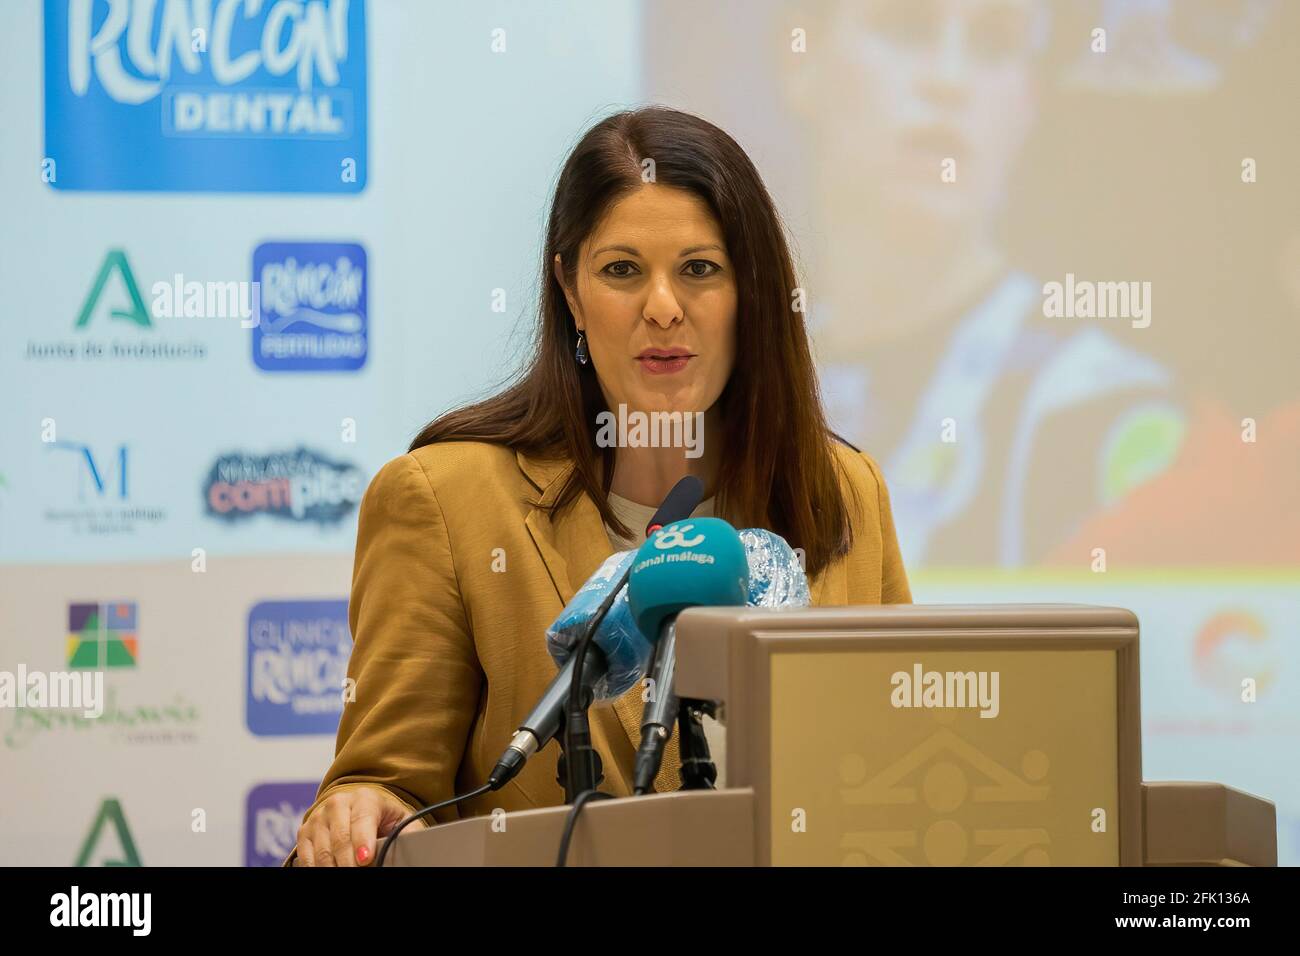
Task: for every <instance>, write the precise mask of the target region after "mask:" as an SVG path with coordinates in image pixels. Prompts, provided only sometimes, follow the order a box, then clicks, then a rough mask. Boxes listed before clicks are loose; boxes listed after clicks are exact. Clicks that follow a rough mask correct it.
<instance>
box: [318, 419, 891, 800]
mask: <svg viewBox="0 0 1300 956" xmlns="http://www.w3.org/2000/svg"><path fill="white" fill-rule="evenodd" d="M835 449H836V454H838V455H839V457H840V460H841V461H842V463H843V465H844V466H845V468H844V470H845V473H846V475H847V478H846V480H847V481H849V482H851V483H852V484H853V485H855V486H856V487H857V489H858V492H859V497H860V499H861V501H862V503H863V506H864V507H863V510H862V511H861V512H860V513H856V514H853V516H852V521H853V535H854V544H853V549H852V551H851V552H850V553H849V554H848V555H846V556H845V557H843V558H841V559H840V560H838V561H836V562H835V563H833V564H832V565H830V566H829V567H828V568H827V569H826V570H825V571H824V572H823V573H822V574H819V575H817V576H815V577H814V578H813V579H812V580H811V581H810V585H811V589H812V598H813V603H814V604H818V605H834V604H882V603H884V604H893V603H910V602H911V599H912V598H911V593H910V591H909V589H908V583H907V576H906V573H905V572H904V570H903V563H902V560H901V558H900V557H899V552H898V542H897V540H896V538H895V535H894V526H893V520H892V518H891V516H890V511H889V497H888V494H887V492H886V490H885V484H884V481H883V480H882V479H881V477H880V472H879V469H878V468H877V467H876V464H875V462H873V461H872V460H871V458H870V457H868V456H867V455H866V454H864V453H861V452H858V451H855V450H853V449H851V448H848V447H845V446H842V445H839V444H836V445H835ZM571 467H572V465H571V463H568V462H555V461H540V460H536V459H533V458H530V457H528V456H525V455H523V454H517V453H515V452H513V451H511V450H509V449H508V448H505V447H503V446H499V445H491V444H485V443H479V442H447V443H442V444H436V445H431V446H427V447H424V448H420V449H418V450H416V451H414V452H411V453H409V454H406V455H403V456H401V457H400V458H396V459H394V460H393V461H390V462H389V463H388V464H387V465H385V466H384V467H383V468H382V469H381V470H380V471H379V473H378V474H377V475H376V476H375V478H374V480H373V481H372V482H371V484H370V487H369V489H368V490H367V492H366V495H365V498H364V499H363V500H362V503H361V513H360V519H359V527H358V529H357V552H356V564H355V567H354V570H353V583H352V600H351V604H350V607H349V619H350V623H351V626H352V634H353V638H354V646H353V649H352V657H351V661H350V663H349V665H348V675H349V677H351V678H352V679H353V680H355V682H356V685H355V693H356V699H355V700H354V701H352V702H349V703H347V704H346V706H345V707H344V708H343V715H342V719H341V720H340V722H339V729H338V741H337V745H336V749H335V754H336V756H335V758H334V763H333V764H332V765H331V766H330V768H329V770H328V772H327V773H326V774H325V778H324V780H323V782H322V783H321V787H320V792H319V794H318V795H317V798H316V803H319V802H320V801H321V800H322V799H324V798H325V797H327V796H328V795H330V794H331V793H333V792H334V791H336V790H337V789H339V788H341V787H347V786H354V785H357V784H381V785H383V786H384V787H386V788H387V789H389V790H390V791H391V792H392V793H393V794H395V795H396V796H397V797H398V798H399V799H401V800H402V801H403V802H405V803H406V804H408V805H409V806H410V807H411V808H412V809H413V810H414V809H416V808H419V807H422V806H426V805H428V804H431V803H435V802H438V801H441V800H445V799H447V798H448V797H451V796H452V795H453V794H454V793H463V792H465V791H467V790H471V789H474V788H477V787H479V786H481V785H482V784H483V782H484V781H486V779H487V775H488V773H489V772H490V771H491V770H492V767H493V766H494V765H495V764H496V761H497V759H498V758H499V757H500V756H501V752H502V750H503V749H504V748H505V746H506V745H507V744H508V743H509V741H510V738H511V737H512V735H513V734H514V732H515V730H516V728H517V726H518V723H519V721H520V720H522V719H523V718H524V716H525V715H526V714H527V712H528V711H529V710H530V709H531V708H532V707H533V705H534V704H535V703H536V701H537V699H538V698H539V697H540V695H541V694H542V691H543V690H544V689H545V687H546V686H547V684H548V683H549V682H550V681H551V679H552V678H553V677H554V676H555V671H556V669H555V665H554V664H553V663H552V661H551V658H550V656H549V654H548V653H547V651H546V647H545V640H544V632H545V630H546V627H547V625H549V624H550V623H551V622H552V621H553V620H554V619H555V617H556V616H557V615H558V614H559V612H560V610H561V608H562V607H563V606H564V604H565V603H566V602H567V601H568V600H569V599H570V598H571V597H572V596H573V593H574V591H575V590H576V589H577V588H579V587H581V586H582V584H583V582H584V581H586V579H587V578H588V576H589V575H590V574H591V573H592V572H593V571H595V570H596V568H597V567H598V566H599V565H600V563H601V562H602V561H603V560H604V559H605V558H606V557H607V556H609V555H610V554H611V553H613V549H612V548H611V546H610V543H609V538H608V536H607V534H606V532H605V528H604V525H603V524H602V522H601V519H600V513H599V512H598V511H597V509H596V506H595V504H594V503H593V502H592V501H591V499H590V498H589V497H587V496H586V495H582V496H581V497H580V498H579V499H578V500H577V501H576V502H575V503H573V504H572V505H571V506H570V507H569V508H568V509H566V510H564V511H563V512H561V513H560V514H559V515H558V516H557V517H556V519H555V520H554V521H552V520H551V519H550V518H549V517H547V513H546V511H545V510H543V509H544V507H545V506H546V505H547V504H549V503H550V502H552V501H554V500H555V498H556V496H557V494H558V493H559V490H560V488H561V485H562V483H563V479H564V478H565V476H566V475H567V474H568V472H569V470H570V469H571ZM850 501H851V499H850ZM640 695H641V688H640V686H639V685H638V686H636V687H633V688H632V689H631V690H630V691H628V693H627V695H626V696H624V697H623V698H621V699H620V700H617V701H615V702H614V703H613V705H612V706H609V705H605V706H597V707H595V708H594V709H593V711H592V720H591V724H592V738H593V740H594V743H595V746H596V748H597V750H598V751H599V753H600V757H601V760H602V761H603V763H604V772H605V781H604V784H603V785H602V787H601V789H603V790H605V791H607V792H609V793H612V794H614V795H617V796H626V795H628V794H630V792H631V783H630V781H631V777H632V766H633V758H634V754H635V751H636V747H637V745H638V744H639V743H640V723H641V696H640ZM558 749H559V748H558V745H556V744H551V745H549V746H547V747H546V748H545V749H544V750H542V751H541V752H540V753H538V754H536V755H535V756H534V757H533V758H532V759H531V760H530V761H529V762H528V764H527V765H526V766H525V767H524V769H523V771H522V772H521V773H520V774H519V775H518V776H517V777H516V778H515V779H514V780H513V781H511V782H510V783H509V784H507V785H506V786H505V787H504V788H502V789H501V790H499V791H497V792H495V793H487V794H484V795H483V796H481V797H479V798H477V799H474V800H468V801H465V802H464V803H461V804H460V805H459V811H457V809H456V808H448V809H446V810H442V811H439V812H438V813H437V814H436V818H437V820H438V821H440V822H446V821H448V820H454V819H457V817H464V816H475V815H479V814H487V813H491V812H492V810H493V809H494V808H498V807H499V808H502V809H504V810H523V809H529V808H533V807H546V806H557V805H559V804H561V803H563V802H564V800H563V789H562V788H561V787H560V785H559V784H558V783H557V782H556V779H555V775H556V756H557V753H558ZM679 762H680V757H679V755H678V751H677V738H676V735H674V736H673V738H672V740H671V741H670V743H669V747H668V749H667V753H666V754H665V758H664V765H663V770H662V771H661V773H660V774H659V776H658V778H657V779H656V781H655V784H656V787H657V789H659V790H661V791H664V790H674V789H676V788H677V787H678V786H679V784H680V781H679V780H678V774H677V766H678V764H679ZM315 805H316V804H313V805H312V808H313V809H314V808H315Z"/></svg>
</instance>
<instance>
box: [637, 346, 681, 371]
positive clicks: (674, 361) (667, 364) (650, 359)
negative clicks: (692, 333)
mask: <svg viewBox="0 0 1300 956" xmlns="http://www.w3.org/2000/svg"><path fill="white" fill-rule="evenodd" d="M693 358H695V355H694V354H693V353H691V352H688V351H686V349H646V350H645V351H643V352H642V353H641V354H640V355H638V356H637V357H636V360H637V361H638V362H640V363H641V368H643V369H645V371H647V372H649V373H650V374H651V375H671V374H673V373H674V372H680V371H681V370H682V369H684V368H686V366H687V364H688V363H689V362H690V360H691V359H693Z"/></svg>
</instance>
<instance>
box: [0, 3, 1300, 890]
mask: <svg viewBox="0 0 1300 956" xmlns="http://www.w3.org/2000/svg"><path fill="white" fill-rule="evenodd" d="M0 23H2V24H3V29H2V30H0V63H2V64H3V66H0V77H2V78H3V83H2V84H0V109H2V111H3V116H4V122H3V126H2V128H3V130H4V132H3V139H2V142H3V149H0V208H2V209H3V210H4V215H3V216H2V217H0V290H3V296H4V298H3V303H4V304H3V307H0V323H3V333H4V334H3V336H0V435H2V436H3V439H4V440H3V443H0V671H7V672H16V671H17V670H18V669H19V668H20V667H23V668H26V669H27V670H28V671H37V670H40V671H47V672H48V671H63V670H68V671H73V672H77V673H91V672H94V673H102V675H103V680H104V688H105V697H106V699H105V701H104V705H103V713H102V714H100V715H99V716H97V717H88V716H86V715H85V714H83V713H81V712H80V711H77V710H53V709H45V708H39V707H30V706H28V707H16V706H13V705H6V706H4V707H3V708H0V779H3V780H4V783H5V785H4V788H3V789H4V796H3V798H0V863H51V864H72V863H76V864H85V865H101V864H140V865H158V864H184V863H198V864H215V865H241V866H242V865H273V864H275V863H277V862H278V861H279V860H280V859H281V858H282V857H283V855H284V854H285V853H286V852H287V850H288V849H289V847H290V846H291V845H292V842H293V839H294V833H295V831H296V828H297V824H298V820H299V817H300V814H301V812H302V810H303V809H304V808H305V807H306V806H307V805H308V804H310V802H311V800H312V797H313V794H314V792H315V787H316V782H317V781H318V779H319V776H320V774H321V773H322V772H323V771H324V769H325V768H326V766H327V764H328V761H329V759H330V757H331V754H332V748H333V733H334V729H335V727H336V726H337V721H338V716H339V713H340V711H341V708H342V706H343V705H342V699H341V692H340V690H341V689H340V684H341V683H342V680H343V677H344V674H345V669H346V663H347V655H348V652H349V648H350V644H351V635H350V634H349V633H348V621H347V596H348V586H349V578H350V572H351V560H352V547H353V542H354V537H355V532H356V513H357V506H358V503H359V501H360V498H361V495H362V494H363V492H364V490H365V487H366V484H367V482H368V481H369V479H370V476H371V475H373V474H374V472H375V471H376V470H377V469H378V468H379V466H381V465H382V464H383V463H384V462H385V461H386V460H388V459H389V458H391V457H393V456H394V455H396V454H398V453H400V452H401V450H402V449H403V448H404V447H405V445H406V444H407V443H408V441H409V440H410V438H411V436H412V435H413V434H414V433H415V431H416V430H417V429H418V428H419V426H420V425H421V424H422V423H424V422H425V421H427V420H428V419H429V418H431V417H432V416H433V415H435V414H436V413H437V412H439V411H441V410H443V409H445V408H447V407H450V406H451V405H453V404H455V403H458V402H461V401H464V400H466V399H469V398H471V397H474V396H476V395H480V394H483V393H484V392H485V391H486V390H487V389H488V388H489V387H490V386H491V385H492V384H493V383H496V382H500V381H501V380H502V379H503V378H504V377H505V376H506V375H507V374H508V372H509V371H510V369H511V368H512V367H513V363H514V362H515V361H517V359H518V356H519V345H520V342H521V341H523V339H522V333H523V330H524V327H525V326H526V325H527V323H529V322H530V321H531V318H532V316H533V314H534V310H535V305H536V296H537V279H536V273H537V255H538V250H539V246H540V240H541V232H542V227H543V223H544V217H545V211H546V203H547V200H548V197H549V191H550V189H551V187H552V185H553V183H554V179H555V177H556V175H557V173H558V168H559V164H560V162H561V161H562V159H563V157H564V155H565V154H566V152H567V149H568V148H569V147H570V146H571V145H572V143H573V142H574V141H575V140H576V138H577V136H578V135H579V133H580V131H581V130H583V129H584V128H586V127H587V126H588V125H590V124H591V123H592V122H593V121H594V120H595V119H596V118H598V117H600V116H603V115H605V114H607V113H609V112H611V111H613V110H614V109H618V108H624V107H629V106H635V105H641V104H644V103H647V102H661V103H666V104H669V105H674V106H679V107H682V108H685V109H690V110H693V111H695V112H699V113H701V114H703V115H705V116H707V117H708V118H710V119H712V120H714V121H715V122H717V123H718V124H719V125H721V126H722V127H724V128H725V129H727V130H728V131H730V132H731V133H732V134H733V135H735V136H736V137H737V139H739V140H740V142H741V143H742V145H744V146H745V147H746V149H747V150H748V151H749V152H750V154H751V156H752V157H753V158H754V160H755V162H756V164H757V165H758V167H759V169H760V171H761V172H762V174H763V175H764V177H765V179H766V180H767V182H768V184H769V187H770V188H771V190H772V192H773V194H774V196H775V197H776V200H777V203H778V206H779V207H780V208H781V210H782V212H783V213H784V214H785V216H786V218H787V221H788V223H789V227H790V230H791V233H792V238H793V240H794V246H795V248H796V250H797V255H798V266H799V269H800V272H801V275H803V276H804V277H805V279H806V281H805V286H806V290H805V291H806V294H807V308H808V313H809V321H810V324H811V326H812V328H813V330H814V335H815V340H816V344H817V347H818V351H819V355H820V356H821V357H822V361H821V372H822V384H823V389H824V392H825V396H826V399H827V402H828V406H829V408H830V412H831V414H832V417H833V419H834V422H835V425H836V427H837V429H838V430H840V431H841V432H842V433H843V434H845V435H846V436H847V437H849V438H850V439H851V440H854V441H855V442H857V443H859V444H861V445H862V446H863V447H864V448H866V450H868V451H869V452H871V453H872V455H873V456H874V457H875V458H876V459H877V460H878V461H880V462H881V464H882V467H883V468H884V471H885V475H886V478H887V479H888V481H889V483H890V489H891V492H892V496H893V502H894V509H895V516H896V521H897V524H898V529H899V536H900V541H901V543H902V546H903V548H904V552H905V557H906V559H907V562H908V567H909V570H910V572H911V575H912V581H913V591H914V595H915V598H916V600H917V601H918V602H927V603H935V602H949V601H1080V602H1091V603H1111V604H1118V605H1122V606H1126V607H1131V608H1133V609H1134V610H1135V611H1137V613H1138V614H1139V617H1140V618H1141V621H1142V625H1143V644H1142V658H1143V686H1142V696H1143V714H1144V721H1145V724H1144V738H1143V740H1144V754H1143V756H1144V764H1145V772H1146V775H1147V776H1148V777H1149V778H1152V779H1211V780H1220V781H1223V782H1226V783H1230V784H1232V785H1235V786H1238V787H1241V788H1243V789H1247V790H1250V791H1253V792H1255V793H1258V794H1260V795H1262V796H1265V797H1268V798H1270V799H1273V800H1275V801H1276V802H1277V804H1278V808H1279V844H1280V853H1281V858H1282V861H1283V862H1284V863H1292V864H1294V863H1296V862H1300V776H1297V774H1296V773H1295V772H1294V769H1293V768H1292V767H1291V766H1290V765H1289V764H1288V762H1287V759H1286V755H1287V754H1290V753H1293V752H1294V751H1295V749H1296V747H1297V745H1298V744H1300V685H1298V683H1297V682H1298V680H1300V678H1298V677H1297V675H1298V674H1300V652H1298V651H1297V647H1300V643H1298V642H1300V623H1297V622H1300V597H1298V595H1300V587H1298V585H1300V499H1298V496H1300V396H1298V395H1297V391H1296V385H1295V376H1294V357H1295V355H1296V354H1300V352H1298V349H1300V332H1298V331H1297V330H1300V321H1297V317H1298V313H1300V278H1298V277H1300V190H1297V188H1296V186H1295V184H1294V181H1293V180H1294V177H1293V176H1292V175H1291V172H1290V171H1291V170H1294V169H1295V168H1296V166H1297V163H1298V162H1300V148H1297V145H1298V144H1300V124H1298V123H1297V121H1296V114H1295V111H1294V108H1293V103H1292V102H1291V100H1290V99H1289V97H1290V91H1293V90H1294V89H1295V88H1296V85H1297V83H1300V76H1297V73H1298V72H1300V67H1298V66H1297V61H1296V59H1295V57H1294V55H1293V54H1291V53H1290V51H1291V50H1293V49H1294V39H1295V36H1296V35H1297V33H1298V32H1300V12H1298V11H1297V10H1296V9H1294V8H1292V6H1291V5H1288V4H1283V3H1279V2H1272V0H1188V2H1187V3H1182V2H1180V3H1178V4H1173V3H1169V4H1164V3H1151V2H1149V0H1105V2H1102V0H1079V2H1078V3H1073V2H1072V3H1070V4H1064V3H1052V2H1047V0H1039V2H1034V0H1024V2H1014V3H1013V2H1006V0H844V2H836V0H826V2H824V3H817V4H812V5H806V6H805V5H799V4H795V3H788V2H784V0H744V2H740V0H734V2H720V3H715V4H709V5H706V6H705V7H701V6H700V5H699V4H697V3H694V2H693V0H661V2H656V3H653V4H639V3H635V2H629V3H618V4H610V3H604V2H597V0H590V2H576V0H566V2H557V3H551V4H545V5H539V4H529V3H504V2H486V3H427V2H423V0H369V2H366V0H261V2H254V0H214V2H203V0H156V2H151V3H148V2H132V0H111V2H110V0H12V2H6V3H4V4H3V11H0ZM1099 29H1100V30H1101V31H1102V33H1103V34H1104V38H1103V40H1102V42H1101V47H1100V48H1099V46H1098V44H1099V40H1098V34H1097V32H1096V31H1097V30H1099ZM741 360H743V356H742V357H741ZM794 544H796V545H797V544H798V543H797V542H794ZM538 639H539V640H541V639H542V635H538ZM1243 681H1247V682H1249V683H1250V686H1251V689H1252V693H1246V692H1244V691H1243ZM1068 705H1069V704H1068V702H1064V703H1063V706H1068Z"/></svg>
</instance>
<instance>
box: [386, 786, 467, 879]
mask: <svg viewBox="0 0 1300 956" xmlns="http://www.w3.org/2000/svg"><path fill="white" fill-rule="evenodd" d="M491 789H492V784H490V783H485V784H483V786H481V787H479V788H478V789H477V790H471V791H469V793H462V794H461V795H460V796H458V797H452V798H451V799H450V800H444V801H442V803H431V804H429V806H427V807H424V808H423V809H420V810H416V811H415V812H414V813H412V814H411V815H410V816H409V817H407V818H406V819H405V820H403V821H402V822H401V823H399V824H398V825H397V826H396V827H394V829H393V832H392V833H390V834H388V836H386V837H385V838H384V845H383V846H381V847H380V848H379V857H378V859H376V860H375V866H376V867H381V866H383V865H384V857H386V856H388V848H389V847H390V846H392V844H393V841H394V840H396V839H397V834H399V833H401V832H402V830H404V829H405V828H406V826H407V824H410V823H414V822H415V821H416V820H418V819H420V817H422V816H425V815H426V814H430V813H433V811H434V810H441V809H442V808H443V807H449V806H451V805H452V804H455V803H460V802H461V801H462V800H469V799H471V798H473V797H481V796H482V795H483V794H485V793H487V792H488V791H490V790H491Z"/></svg>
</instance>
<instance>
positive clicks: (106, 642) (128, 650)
mask: <svg viewBox="0 0 1300 956" xmlns="http://www.w3.org/2000/svg"><path fill="white" fill-rule="evenodd" d="M139 644H140V639H139V636H138V634H137V633H136V605H135V602H134V601H111V602H108V603H104V604H71V605H69V606H68V666H69V667H73V668H94V669H97V670H103V669H105V668H109V667H135V665H136V658H137V655H138V654H139V650H140V648H139Z"/></svg>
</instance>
